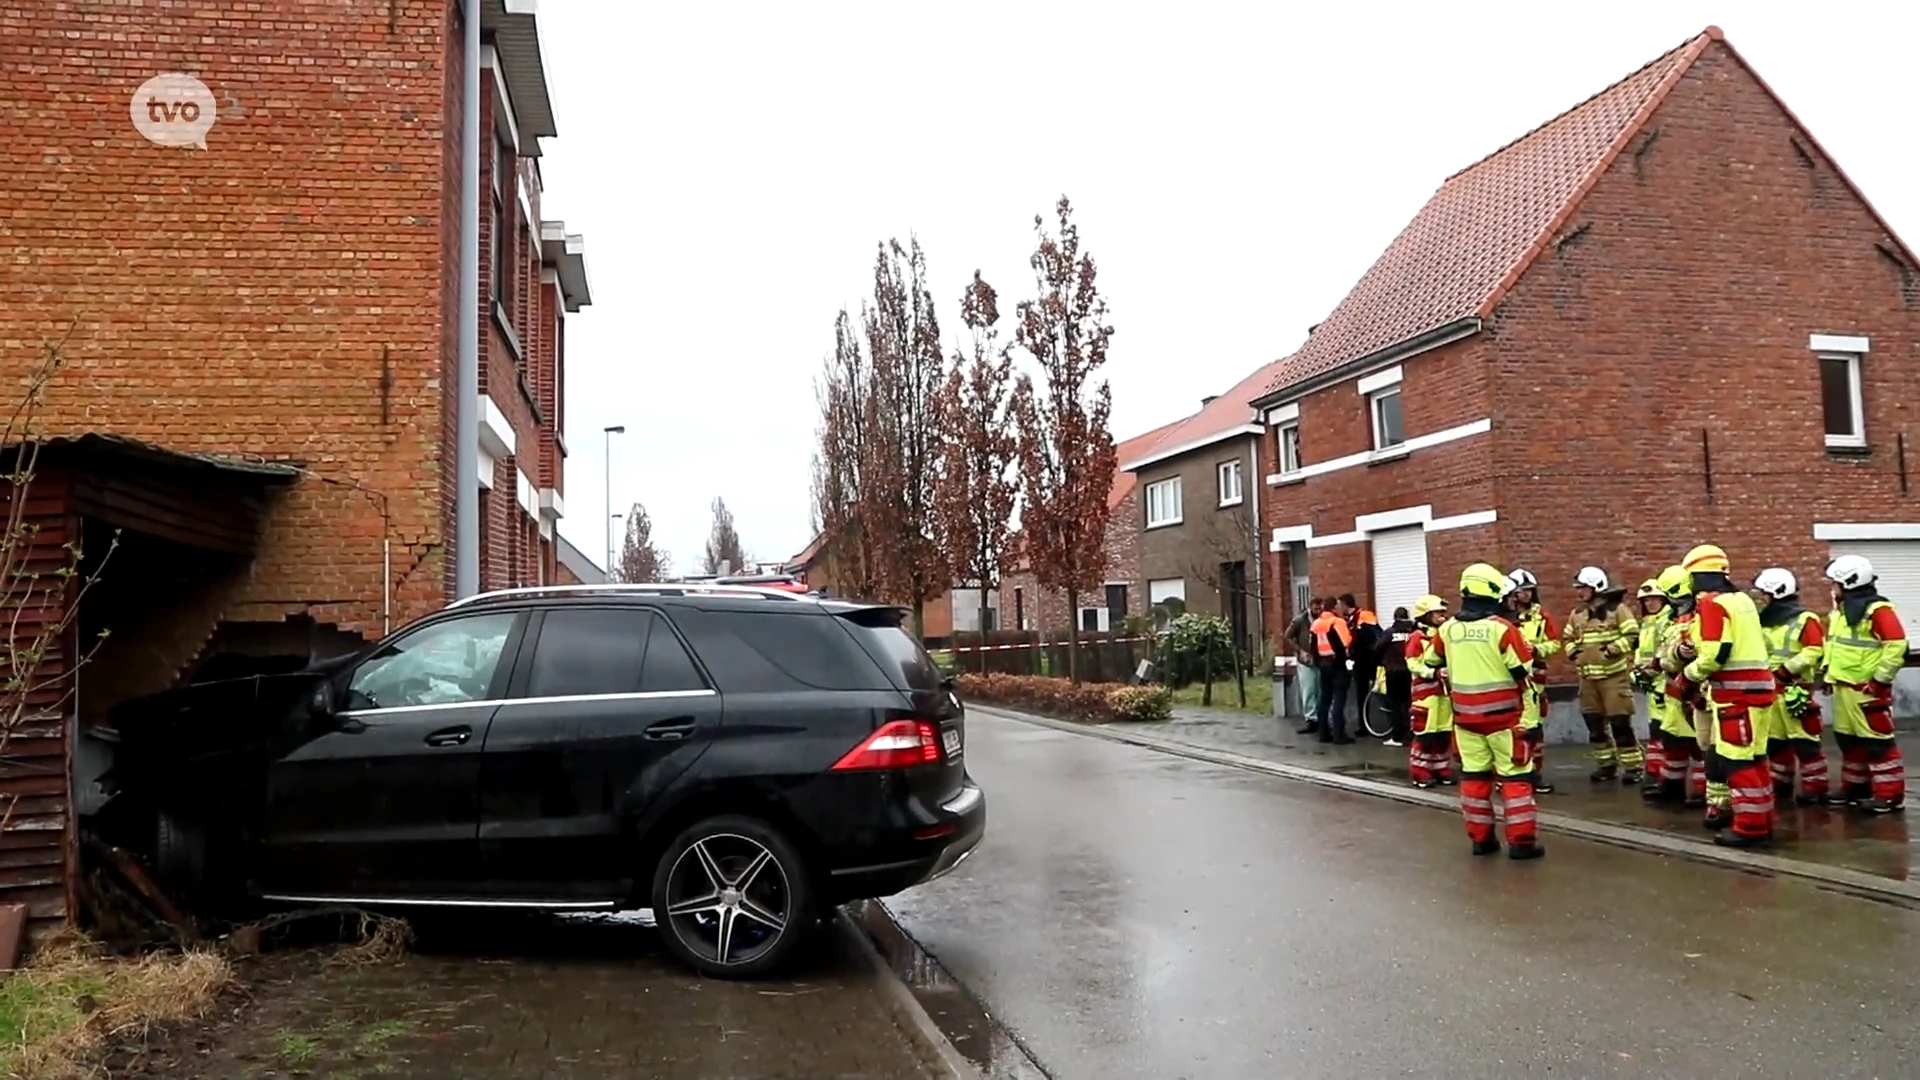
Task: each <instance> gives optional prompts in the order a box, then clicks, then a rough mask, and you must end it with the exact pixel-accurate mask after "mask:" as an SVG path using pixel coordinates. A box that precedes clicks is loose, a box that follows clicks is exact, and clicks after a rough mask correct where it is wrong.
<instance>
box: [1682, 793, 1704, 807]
mask: <svg viewBox="0 0 1920 1080" xmlns="http://www.w3.org/2000/svg"><path fill="white" fill-rule="evenodd" d="M1681 805H1683V806H1685V807H1686V808H1687V809H1689V810H1698V809H1700V808H1701V807H1703V806H1705V805H1707V797H1706V796H1705V795H1689V796H1687V801H1686V802H1685V803H1683V804H1681Z"/></svg>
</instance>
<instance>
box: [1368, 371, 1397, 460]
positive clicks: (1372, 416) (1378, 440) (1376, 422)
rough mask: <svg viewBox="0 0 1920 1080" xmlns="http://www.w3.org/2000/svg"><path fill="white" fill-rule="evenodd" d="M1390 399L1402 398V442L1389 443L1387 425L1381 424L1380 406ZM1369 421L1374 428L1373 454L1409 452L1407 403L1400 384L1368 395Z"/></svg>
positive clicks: (1382, 388)
mask: <svg viewBox="0 0 1920 1080" xmlns="http://www.w3.org/2000/svg"><path fill="white" fill-rule="evenodd" d="M1388 398H1400V441H1399V442H1395V443H1387V442H1385V441H1383V440H1384V438H1385V435H1386V433H1385V432H1384V431H1383V430H1382V429H1383V428H1384V427H1385V425H1384V424H1383V423H1382V422H1381V416H1380V406H1381V403H1382V402H1384V401H1386V400H1387V399H1388ZM1367 419H1368V420H1369V421H1370V422H1371V424H1372V426H1373V452H1374V453H1376V454H1404V453H1406V452H1407V449H1406V448H1407V402H1406V399H1405V398H1404V397H1401V394H1400V384H1399V383H1394V384H1393V385H1391V386H1385V387H1381V388H1380V389H1378V390H1375V391H1374V392H1373V393H1371V394H1368V395H1367Z"/></svg>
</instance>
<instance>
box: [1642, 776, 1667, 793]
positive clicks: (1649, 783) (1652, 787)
mask: <svg viewBox="0 0 1920 1080" xmlns="http://www.w3.org/2000/svg"><path fill="white" fill-rule="evenodd" d="M1664 783H1666V781H1664V780H1662V779H1660V778H1659V777H1657V776H1654V775H1653V774H1651V773H1649V774H1648V775H1647V777H1646V780H1645V781H1644V782H1643V783H1642V784H1641V785H1640V794H1642V795H1645V796H1646V797H1647V798H1649V799H1657V798H1659V797H1660V785H1661V784H1664Z"/></svg>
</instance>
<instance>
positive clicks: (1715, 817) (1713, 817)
mask: <svg viewBox="0 0 1920 1080" xmlns="http://www.w3.org/2000/svg"><path fill="white" fill-rule="evenodd" d="M1700 824H1701V825H1702V826H1703V827H1705V828H1707V829H1709V830H1711V831H1713V832H1719V831H1720V830H1721V829H1724V828H1726V827H1727V826H1729V825H1731V824H1733V807H1731V806H1709V807H1707V816H1706V817H1705V818H1702V819H1701V821H1700Z"/></svg>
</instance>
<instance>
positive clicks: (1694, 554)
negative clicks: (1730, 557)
mask: <svg viewBox="0 0 1920 1080" xmlns="http://www.w3.org/2000/svg"><path fill="white" fill-rule="evenodd" d="M1680 565H1681V566H1683V567H1685V568H1686V571H1687V573H1689V574H1724V573H1726V572H1727V569H1728V564H1727V553H1726V552H1724V551H1722V550H1720V546H1719V545H1718V544H1701V545H1700V546H1699V547H1697V548H1694V549H1693V550H1692V551H1689V552H1687V557H1686V558H1684V559H1681V560H1680Z"/></svg>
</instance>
